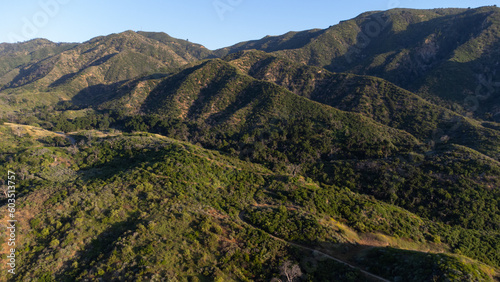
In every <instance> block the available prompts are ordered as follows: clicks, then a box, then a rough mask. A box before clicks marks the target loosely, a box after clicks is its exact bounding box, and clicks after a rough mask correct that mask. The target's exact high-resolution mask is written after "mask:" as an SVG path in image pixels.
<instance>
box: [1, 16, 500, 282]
mask: <svg viewBox="0 0 500 282" xmlns="http://www.w3.org/2000/svg"><path fill="white" fill-rule="evenodd" d="M499 47H500V9H499V8H497V7H496V6H489V7H480V8H476V9H451V8H450V9H433V10H413V9H392V10H388V11H375V12H366V13H363V14H361V15H359V16H358V17H356V18H354V19H351V20H347V21H342V22H340V23H339V24H337V25H334V26H330V27H329V28H327V29H314V30H307V31H301V32H289V33H286V34H284V35H281V36H266V37H265V38H262V39H260V40H254V41H248V42H242V43H238V44H236V45H233V46H229V47H226V48H222V49H219V50H208V49H206V48H205V47H203V46H202V45H199V44H195V43H192V42H188V41H184V40H180V39H175V38H172V37H170V36H169V35H167V34H165V33H160V32H143V31H137V32H135V31H125V32H123V33H119V34H111V35H108V36H100V37H96V38H93V39H91V40H89V41H86V42H83V43H54V42H50V41H48V40H45V39H34V40H31V41H27V42H22V43H14V44H9V43H2V44H0V66H1V67H0V115H1V117H2V119H1V121H2V123H3V125H1V126H0V139H1V142H0V143H1V148H0V152H1V154H0V167H2V171H12V172H14V173H16V178H17V181H18V182H17V184H16V185H18V186H19V188H18V192H17V193H18V194H16V200H17V203H18V211H17V213H18V214H19V215H18V216H19V218H20V220H19V221H20V222H19V225H20V228H19V229H18V232H19V233H18V234H17V238H18V240H19V241H18V247H17V248H16V251H17V253H16V260H17V262H18V269H17V274H16V275H13V276H10V277H5V278H2V279H4V280H2V281H25V280H33V279H35V278H36V279H38V281H75V280H89V281H90V280H92V281H93V279H94V280H99V279H101V280H104V281H129V280H130V281H139V280H141V279H142V280H145V281H162V280H161V279H164V278H167V279H168V280H182V281H213V280H216V281H240V280H241V281H269V280H271V279H274V280H276V281H277V279H285V280H287V281H299V279H301V280H305V281H333V280H341V281H363V280H366V281H380V280H383V281H387V280H390V281H402V280H410V281H450V280H453V281H454V280H457V281H483V280H486V281H494V280H498V279H499V269H500V239H499V238H500V205H499V201H500V190H499V187H500V95H499V93H500V72H499V71H498V70H499V68H500V65H499V63H500V53H499V50H500V48H499ZM5 195H7V194H5ZM0 205H1V209H5V210H7V208H8V200H7V199H6V198H0ZM2 214H3V213H2ZM4 220H5V218H4ZM2 223H3V222H2ZM2 228H6V226H3V227H2ZM4 233H5V232H4ZM6 240H7V239H6V238H5V237H0V245H1V246H2V248H3V250H2V249H1V248H0V251H1V252H2V254H4V255H7V254H8V250H7V248H6V247H5V246H6V245H7V243H6V242H7V241H6ZM4 247H5V248H4ZM5 271H6V270H5ZM294 279H295V280H294ZM0 280H1V279H0Z"/></svg>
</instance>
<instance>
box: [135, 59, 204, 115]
mask: <svg viewBox="0 0 500 282" xmlns="http://www.w3.org/2000/svg"><path fill="white" fill-rule="evenodd" d="M206 64H207V62H204V63H202V64H199V65H196V66H194V67H190V68H187V69H185V70H182V71H180V72H178V73H176V74H174V75H171V76H170V77H168V78H166V79H165V80H163V81H162V82H160V83H159V84H158V85H157V86H156V87H155V88H154V89H153V90H152V91H151V92H150V93H149V95H148V96H147V97H146V100H145V101H144V103H143V104H142V105H141V107H140V110H141V112H146V113H147V112H157V111H160V110H161V109H162V108H164V107H165V106H168V105H166V104H165V103H166V102H167V100H168V98H169V96H171V95H173V94H175V93H176V91H178V90H179V88H180V87H181V85H182V84H183V83H184V81H185V79H186V78H187V77H188V76H189V75H190V74H192V73H194V72H195V71H197V70H198V69H201V68H202V67H203V66H205V65H206Z"/></svg>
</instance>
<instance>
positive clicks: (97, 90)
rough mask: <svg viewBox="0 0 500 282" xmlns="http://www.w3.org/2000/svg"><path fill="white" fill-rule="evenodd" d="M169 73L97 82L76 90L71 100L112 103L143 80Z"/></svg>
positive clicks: (75, 101) (82, 102)
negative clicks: (106, 82)
mask: <svg viewBox="0 0 500 282" xmlns="http://www.w3.org/2000/svg"><path fill="white" fill-rule="evenodd" d="M169 75H170V74H162V73H157V74H151V75H147V76H144V77H140V78H138V79H135V80H122V81H119V82H115V83H112V84H97V85H92V86H89V87H87V88H85V89H82V90H81V91H80V92H78V93H77V94H76V95H75V96H74V97H73V98H72V99H71V102H72V103H73V104H75V105H85V106H100V105H102V104H104V103H109V104H110V105H112V104H113V101H116V100H118V99H120V98H122V97H124V96H126V95H128V94H130V92H131V91H132V90H133V89H134V88H135V87H136V86H137V85H138V84H139V83H140V82H143V81H148V80H154V79H162V78H164V77H167V76H169Z"/></svg>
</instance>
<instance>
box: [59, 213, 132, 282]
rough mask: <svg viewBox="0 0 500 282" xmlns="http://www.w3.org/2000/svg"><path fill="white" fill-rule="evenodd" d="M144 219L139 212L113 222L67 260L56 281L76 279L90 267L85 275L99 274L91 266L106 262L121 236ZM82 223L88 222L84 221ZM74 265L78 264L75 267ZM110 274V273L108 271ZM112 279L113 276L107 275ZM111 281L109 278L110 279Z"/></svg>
mask: <svg viewBox="0 0 500 282" xmlns="http://www.w3.org/2000/svg"><path fill="white" fill-rule="evenodd" d="M141 222H142V221H141V220H139V219H138V212H136V213H135V214H132V215H129V216H128V218H127V219H126V220H124V221H120V222H116V223H114V224H111V225H110V226H109V227H108V228H107V229H106V230H104V231H103V232H101V233H100V234H98V235H97V236H95V239H93V240H92V241H90V243H87V244H86V245H85V246H84V247H82V248H81V251H78V252H77V254H76V255H75V258H74V259H73V260H70V261H66V262H65V263H64V266H63V267H62V269H66V271H65V272H63V273H61V274H59V275H57V276H56V281H75V280H74V279H76V278H77V277H78V276H80V275H82V274H83V273H84V272H85V271H86V270H88V269H90V271H89V272H88V273H85V274H84V276H85V277H89V276H92V275H97V274H98V270H97V268H96V267H95V266H94V267H92V268H91V267H90V265H93V264H92V263H93V262H95V261H97V262H102V263H104V262H106V260H108V259H109V258H110V256H111V255H112V251H113V249H114V248H116V247H117V245H116V243H117V241H118V239H119V238H120V237H122V236H123V235H128V234H131V232H133V231H135V230H136V229H137V226H138V225H139V223H141ZM81 224H86V223H85V221H83V222H82V223H81ZM73 243H75V242H69V244H73ZM74 265H77V267H75V266H74ZM110 267H116V268H119V267H120V266H118V265H110ZM108 274H110V273H109V272H108ZM107 278H108V279H111V276H109V277H107ZM108 281H109V280H108Z"/></svg>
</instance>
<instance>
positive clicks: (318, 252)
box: [238, 211, 391, 282]
mask: <svg viewBox="0 0 500 282" xmlns="http://www.w3.org/2000/svg"><path fill="white" fill-rule="evenodd" d="M243 213H244V212H243V211H242V212H240V213H239V214H238V218H239V220H240V221H241V222H243V224H246V225H248V226H250V227H253V228H256V229H259V230H261V231H262V232H265V233H266V234H267V235H269V237H271V238H273V239H275V240H278V241H281V242H283V243H286V244H289V245H291V246H294V247H297V248H300V249H303V250H308V251H311V252H314V253H316V254H319V255H321V256H323V257H325V258H328V259H331V260H334V261H336V262H338V263H341V264H344V265H346V266H348V267H350V268H353V269H357V270H359V271H360V272H361V273H363V274H364V275H366V276H367V277H370V278H372V279H375V280H376V281H384V282H391V281H390V280H387V279H385V278H383V277H380V276H378V275H375V274H373V273H370V272H368V271H366V270H363V269H361V268H359V267H357V266H354V265H352V264H350V263H348V262H346V261H343V260H341V259H338V258H336V257H332V256H331V255H329V254H326V253H323V252H321V251H318V250H315V249H313V248H309V247H306V246H303V245H300V244H297V243H293V242H289V241H286V240H283V239H281V238H278V237H276V236H274V235H272V234H269V233H268V232H266V231H265V230H262V229H260V228H259V227H257V226H254V225H252V224H250V223H248V222H246V221H245V220H244V218H243Z"/></svg>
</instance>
